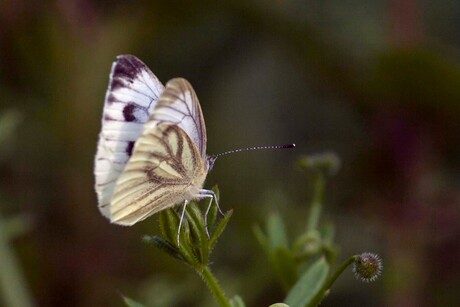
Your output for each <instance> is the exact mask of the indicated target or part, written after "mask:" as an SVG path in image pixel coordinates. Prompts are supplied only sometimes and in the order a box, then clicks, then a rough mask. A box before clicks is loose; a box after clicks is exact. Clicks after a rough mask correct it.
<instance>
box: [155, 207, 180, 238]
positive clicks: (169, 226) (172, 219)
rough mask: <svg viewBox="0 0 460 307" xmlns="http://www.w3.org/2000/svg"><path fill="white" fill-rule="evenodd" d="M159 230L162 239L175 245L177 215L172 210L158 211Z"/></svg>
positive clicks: (177, 224) (178, 219) (177, 223)
mask: <svg viewBox="0 0 460 307" xmlns="http://www.w3.org/2000/svg"><path fill="white" fill-rule="evenodd" d="M159 214H160V230H161V234H162V235H163V237H165V238H166V239H168V240H169V241H170V242H174V244H177V242H176V241H177V231H178V229H179V221H180V218H179V215H178V214H177V212H176V211H175V210H174V209H167V210H163V211H160V213H159Z"/></svg>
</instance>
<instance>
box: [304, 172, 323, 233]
mask: <svg viewBox="0 0 460 307" xmlns="http://www.w3.org/2000/svg"><path fill="white" fill-rule="evenodd" d="M324 185H325V178H324V174H323V173H322V172H321V171H318V172H317V173H316V174H315V175H314V182H313V199H312V202H311V205H310V214H309V215H308V223H307V231H312V230H316V229H317V227H318V223H319V217H320V215H321V207H322V205H323V195H324Z"/></svg>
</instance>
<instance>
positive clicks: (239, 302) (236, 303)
mask: <svg viewBox="0 0 460 307" xmlns="http://www.w3.org/2000/svg"><path fill="white" fill-rule="evenodd" d="M230 306H231V307H246V305H245V304H244V302H243V299H242V298H241V297H240V296H239V295H235V296H234V297H233V298H232V299H231V300H230ZM288 307H289V306H288Z"/></svg>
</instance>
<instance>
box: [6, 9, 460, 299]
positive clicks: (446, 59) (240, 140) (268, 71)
mask: <svg viewBox="0 0 460 307" xmlns="http://www.w3.org/2000/svg"><path fill="white" fill-rule="evenodd" d="M459 27H460V2H456V1H421V0H399V1H396V0H386V1H353V0H350V1H341V0H325V1H313V0H284V1H283V0H271V1H267V0H264V1H262V0H251V1H240V0H232V1H218V2H215V1H177V0H173V1H171V0H168V1H136V2H130V1H108V0H105V1H93V0H72V1H64V0H58V1H25V0H22V1H21V0H19V1H17V0H15V1H13V0H4V1H1V2H0V46H1V48H0V97H1V98H0V118H1V119H2V125H1V127H0V128H1V129H0V130H1V133H0V142H1V143H0V180H1V181H0V231H1V234H2V235H1V237H2V242H1V244H2V245H1V246H0V249H1V250H2V251H3V252H2V253H1V254H0V257H4V258H3V259H0V261H2V262H3V266H2V269H3V270H4V271H3V272H2V274H0V275H3V276H5V275H8V274H5V270H8V268H9V269H11V268H13V267H16V266H14V263H15V264H16V265H17V267H18V268H19V269H20V272H17V273H20V274H19V276H22V277H23V280H13V281H11V282H10V283H9V282H8V281H7V280H8V279H2V282H3V283H4V286H5V284H6V286H12V285H13V284H14V283H15V282H17V283H18V284H20V285H22V286H24V289H23V291H24V292H23V293H22V294H20V293H14V291H16V290H17V289H16V288H15V287H11V291H12V292H10V293H12V294H13V296H16V297H24V298H26V297H27V296H28V295H29V296H30V297H31V298H32V300H33V302H34V304H36V305H39V306H98V305H99V306H122V305H123V304H122V301H121V299H120V293H122V294H125V295H127V296H129V297H132V298H134V299H136V300H138V301H140V302H143V303H145V304H147V305H148V306H191V305H193V306H213V304H214V303H213V301H212V298H211V295H210V294H209V293H208V292H207V289H206V288H205V286H204V284H203V283H202V282H201V281H200V279H199V277H198V276H196V275H195V274H194V273H193V272H192V271H191V270H190V269H188V268H186V267H185V266H183V265H182V264H179V263H178V262H176V261H174V260H172V259H170V258H169V257H167V256H165V255H163V254H162V253H160V252H159V251H158V250H156V249H154V248H153V246H150V245H147V244H144V243H143V242H141V237H142V235H143V234H158V225H157V224H158V219H157V217H152V218H150V219H148V220H146V221H144V222H142V223H139V224H137V225H135V226H133V227H130V228H124V227H119V226H115V225H111V224H110V223H109V222H108V221H107V220H106V219H105V218H103V217H102V216H101V215H100V213H99V211H98V209H97V201H96V195H95V192H94V189H93V185H94V178H93V159H94V155H95V152H96V142H97V138H98V133H99V130H100V126H101V114H102V107H103V101H104V95H105V90H106V88H107V84H108V74H109V71H110V67H111V63H112V62H113V61H114V59H115V57H116V55H118V54H134V55H136V56H138V57H139V58H140V59H142V60H143V61H144V62H145V63H146V64H147V65H148V66H149V67H150V68H151V69H152V71H153V72H154V73H155V74H156V75H157V76H158V78H159V79H160V80H162V81H163V82H164V83H165V82H166V81H167V80H169V79H171V78H173V77H177V76H180V77H185V78H187V79H188V80H189V81H190V82H191V83H192V84H193V86H194V87H195V90H196V92H197V94H198V97H199V98H200V102H201V105H202V108H203V112H204V114H205V119H206V125H207V130H208V152H209V153H218V152H222V151H225V150H228V149H233V148H239V147H246V146H255V145H270V144H284V143H291V142H292V143H296V144H297V147H296V148H295V150H285V151H265V152H252V153H245V154H236V155H233V156H227V157H225V158H221V159H220V160H218V161H217V163H216V165H215V168H214V169H213V171H212V172H211V173H210V174H209V176H208V179H207V183H206V187H208V188H209V187H211V186H213V185H214V184H218V185H219V188H220V191H221V201H220V204H221V207H222V208H223V209H225V210H228V209H231V208H233V209H234V215H233V218H232V220H231V221H230V225H229V226H228V228H227V230H226V232H225V233H224V235H223V237H222V238H221V241H220V242H219V244H218V245H217V247H216V250H215V252H214V254H213V256H212V259H213V262H214V264H213V270H214V273H215V274H216V276H217V277H218V278H219V280H220V282H221V284H222V286H223V288H224V289H225V290H226V292H227V294H229V295H230V296H233V294H235V293H238V294H240V295H241V296H242V297H243V298H244V299H245V301H246V302H247V303H248V305H249V306H267V305H269V304H270V303H274V302H276V301H281V300H282V299H283V298H284V294H283V293H282V292H281V290H280V289H279V287H278V286H277V285H276V283H275V281H274V280H273V275H272V274H271V272H270V270H267V261H266V259H265V258H264V255H263V252H262V251H261V249H260V247H259V246H258V245H257V243H256V240H255V239H254V236H253V232H252V226H253V225H254V224H255V223H260V222H262V221H263V220H265V218H266V216H267V215H268V213H269V212H272V211H277V212H279V213H280V214H281V215H282V216H283V217H284V218H285V219H286V220H288V221H289V231H290V234H292V235H295V234H297V233H298V232H299V231H300V230H301V228H302V227H303V225H304V224H305V220H306V214H307V212H308V206H307V205H308V200H309V199H310V197H311V191H310V187H311V186H310V185H309V184H310V181H309V180H308V177H307V176H305V174H303V173H302V172H301V171H300V170H298V169H297V168H296V167H295V162H296V160H297V159H298V158H299V157H300V156H301V155H303V154H311V153H318V152H323V151H326V150H327V151H334V152H336V153H337V154H338V155H339V156H340V158H341V160H342V168H341V170H340V172H339V174H338V175H337V176H336V177H334V178H333V179H332V180H330V181H329V182H328V185H327V187H326V191H327V192H326V204H325V208H324V211H325V216H324V220H327V221H332V222H334V223H335V225H336V233H337V235H336V242H337V243H338V244H339V245H340V246H341V253H340V256H339V259H340V260H342V259H345V258H347V257H349V256H350V255H352V254H355V253H361V252H364V251H372V252H376V253H378V254H379V255H380V256H381V257H382V258H383V260H384V265H385V269H384V273H383V276H382V278H381V279H379V280H378V281H377V282H375V283H372V284H363V283H361V282H359V281H357V280H355V278H354V277H353V275H352V273H351V270H349V271H348V272H347V273H345V274H344V275H343V276H341V277H340V279H339V280H338V282H337V284H336V285H335V286H334V287H333V288H332V292H331V294H330V296H329V297H328V298H327V299H326V301H325V302H324V303H323V306H456V305H457V304H458V302H459V301H460V293H459V291H458V289H459V286H460V266H459V264H458V263H459V260H458V259H459V257H460V223H459V219H460V172H459V170H460V133H459V132H460V57H459V56H460V34H459V33H460V32H459V31H458V29H459ZM5 254H7V255H5ZM5 259H9V260H8V261H13V262H12V264H11V265H8V264H7V263H9V262H8V261H7V260H5ZM13 273H14V272H13ZM13 275H14V274H13ZM3 278H4V277H3ZM13 279H14V278H13ZM5 280H6V281H5ZM15 289H16V290H15ZM18 291H19V290H18Z"/></svg>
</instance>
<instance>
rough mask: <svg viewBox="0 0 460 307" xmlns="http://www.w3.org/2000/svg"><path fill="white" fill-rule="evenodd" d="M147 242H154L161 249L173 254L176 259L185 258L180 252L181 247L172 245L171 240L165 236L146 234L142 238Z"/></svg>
mask: <svg viewBox="0 0 460 307" xmlns="http://www.w3.org/2000/svg"><path fill="white" fill-rule="evenodd" d="M142 239H143V240H144V241H145V242H148V243H152V244H153V245H155V247H157V248H158V249H160V250H161V251H163V252H165V253H167V254H169V255H171V256H173V257H174V258H176V259H179V260H182V261H183V260H184V257H183V256H182V255H181V254H180V251H179V249H177V247H176V246H174V245H172V244H171V243H170V242H168V241H166V240H165V239H163V238H160V237H158V236H144V237H143V238H142Z"/></svg>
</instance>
